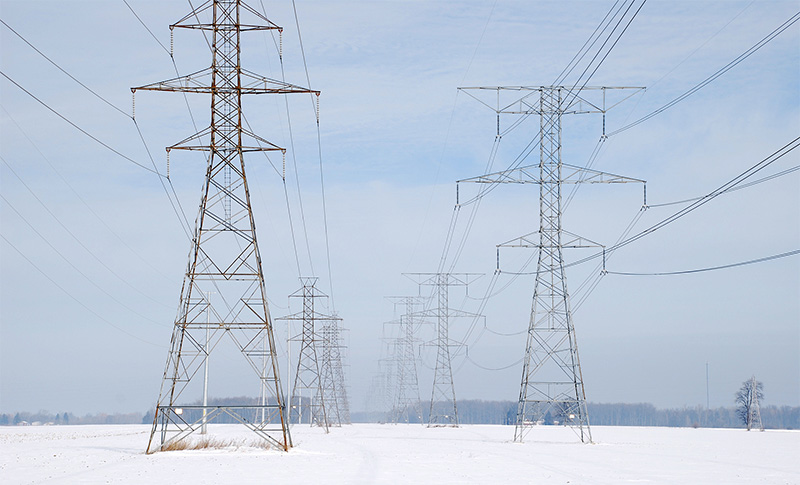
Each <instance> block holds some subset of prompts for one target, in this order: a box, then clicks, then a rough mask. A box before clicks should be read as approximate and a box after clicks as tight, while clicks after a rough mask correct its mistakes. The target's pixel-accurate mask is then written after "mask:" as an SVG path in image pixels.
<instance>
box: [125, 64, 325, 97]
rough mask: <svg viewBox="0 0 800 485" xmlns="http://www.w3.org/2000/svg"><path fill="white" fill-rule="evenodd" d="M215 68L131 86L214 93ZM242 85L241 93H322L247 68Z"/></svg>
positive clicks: (134, 89)
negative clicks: (212, 78) (213, 73)
mask: <svg viewBox="0 0 800 485" xmlns="http://www.w3.org/2000/svg"><path fill="white" fill-rule="evenodd" d="M212 72H213V69H212V68H211V67H208V68H206V69H202V70H200V71H197V72H193V73H191V74H187V75H185V76H179V77H175V78H172V79H167V80H166V81H159V82H156V83H151V84H145V85H144V86H137V87H133V88H131V91H132V92H134V93H135V92H136V91H167V92H182V93H201V94H212V93H216V92H220V91H221V90H220V88H219V87H218V86H217V87H214V86H212V82H211V75H212ZM240 73H241V80H242V83H241V86H240V87H239V88H235V89H238V90H239V92H240V93H241V94H297V93H311V94H316V95H317V96H319V95H320V91H316V90H313V89H309V88H306V87H303V86H298V85H296V84H290V83H287V82H283V81H278V80H277V79H271V78H268V77H265V76H261V75H259V74H256V73H254V72H252V71H248V70H247V69H241V71H240Z"/></svg>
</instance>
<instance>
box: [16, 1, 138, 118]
mask: <svg viewBox="0 0 800 485" xmlns="http://www.w3.org/2000/svg"><path fill="white" fill-rule="evenodd" d="M123 1H124V0H123ZM125 3H127V2H125ZM0 23H2V24H3V25H5V26H6V28H7V29H8V30H10V31H11V32H13V33H14V35H16V36H17V37H19V38H20V39H22V41H23V42H25V43H26V44H28V46H29V47H30V48H31V49H33V50H35V51H36V52H37V53H38V54H39V55H40V56H42V57H44V58H45V59H47V60H48V61H49V62H50V64H52V65H54V66H55V67H56V68H57V69H58V70H59V71H61V72H63V73H64V74H66V75H67V76H69V78H70V79H72V80H73V81H75V82H76V83H78V84H80V85H81V86H82V87H83V88H84V89H86V90H87V91H89V92H90V93H92V94H93V95H95V97H97V98H98V99H100V100H101V101H103V102H104V103H106V104H107V105H109V106H111V107H112V108H114V109H115V110H117V111H119V112H120V113H122V114H123V115H125V116H126V117H128V118H131V115H129V114H128V113H126V112H125V111H124V110H122V109H121V108H118V107H117V106H116V105H115V104H114V103H112V102H111V101H109V100H107V99H106V98H104V97H102V96H100V95H99V94H97V92H95V91H94V90H92V88H90V87H89V86H87V85H85V84H83V83H82V82H80V81H79V80H78V79H77V78H75V76H73V75H72V74H70V73H68V72H67V71H66V70H64V68H62V67H61V66H59V65H58V64H56V63H55V61H53V60H52V59H50V58H49V57H47V56H46V55H45V54H44V52H42V51H40V50H39V49H37V48H36V46H34V45H33V44H31V43H30V42H28V39H26V38H25V37H23V36H22V34H20V33H19V32H17V31H16V30H14V29H12V28H11V26H10V25H8V24H7V23H5V21H4V20H3V19H0ZM12 82H13V81H12ZM14 84H16V83H14Z"/></svg>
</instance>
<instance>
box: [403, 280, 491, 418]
mask: <svg viewBox="0 0 800 485" xmlns="http://www.w3.org/2000/svg"><path fill="white" fill-rule="evenodd" d="M406 276H409V277H411V276H415V277H418V278H420V277H421V278H422V279H421V280H418V281H417V284H418V285H420V286H432V287H434V298H435V299H436V307H435V308H430V309H426V310H422V311H420V312H416V313H415V315H416V316H417V317H420V318H435V319H436V339H435V341H434V345H435V346H436V366H435V368H434V371H433V390H432V392H431V406H430V414H429V415H428V427H429V428H432V427H438V426H452V427H458V406H457V404H456V388H455V383H454V381H453V365H452V356H451V355H450V347H453V346H456V345H460V344H461V343H460V342H456V341H454V340H452V339H450V335H449V334H450V319H451V318H456V317H473V318H478V317H479V315H476V314H474V313H468V312H465V311H462V310H456V309H454V308H450V306H449V305H450V303H449V298H450V287H451V286H464V287H466V286H468V285H469V284H470V283H471V282H472V281H474V280H475V279H477V278H478V277H480V276H482V275H479V274H474V273H406Z"/></svg>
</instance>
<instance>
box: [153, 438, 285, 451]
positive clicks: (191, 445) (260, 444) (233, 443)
mask: <svg viewBox="0 0 800 485" xmlns="http://www.w3.org/2000/svg"><path fill="white" fill-rule="evenodd" d="M242 447H248V448H262V449H265V450H269V449H270V448H271V446H270V444H269V443H267V442H266V441H263V440H253V441H249V442H248V441H246V440H233V439H229V440H224V439H219V438H201V439H199V440H191V439H182V440H179V441H173V442H172V443H168V444H167V445H166V446H164V447H163V448H161V451H186V450H221V449H223V448H242Z"/></svg>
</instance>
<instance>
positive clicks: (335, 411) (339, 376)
mask: <svg viewBox="0 0 800 485" xmlns="http://www.w3.org/2000/svg"><path fill="white" fill-rule="evenodd" d="M340 321H341V319H339V318H337V317H336V316H334V317H333V318H331V319H330V320H327V321H326V322H325V323H324V325H323V326H322V362H321V370H322V393H323V396H324V399H325V410H326V414H327V416H328V422H329V423H330V425H331V426H341V425H342V424H350V404H349V403H348V400H347V390H346V388H345V379H344V365H343V364H342V352H341V349H342V348H343V347H344V345H343V344H342V340H341V338H340V336H339V335H340V334H339V330H340V329H339V322H340Z"/></svg>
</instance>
